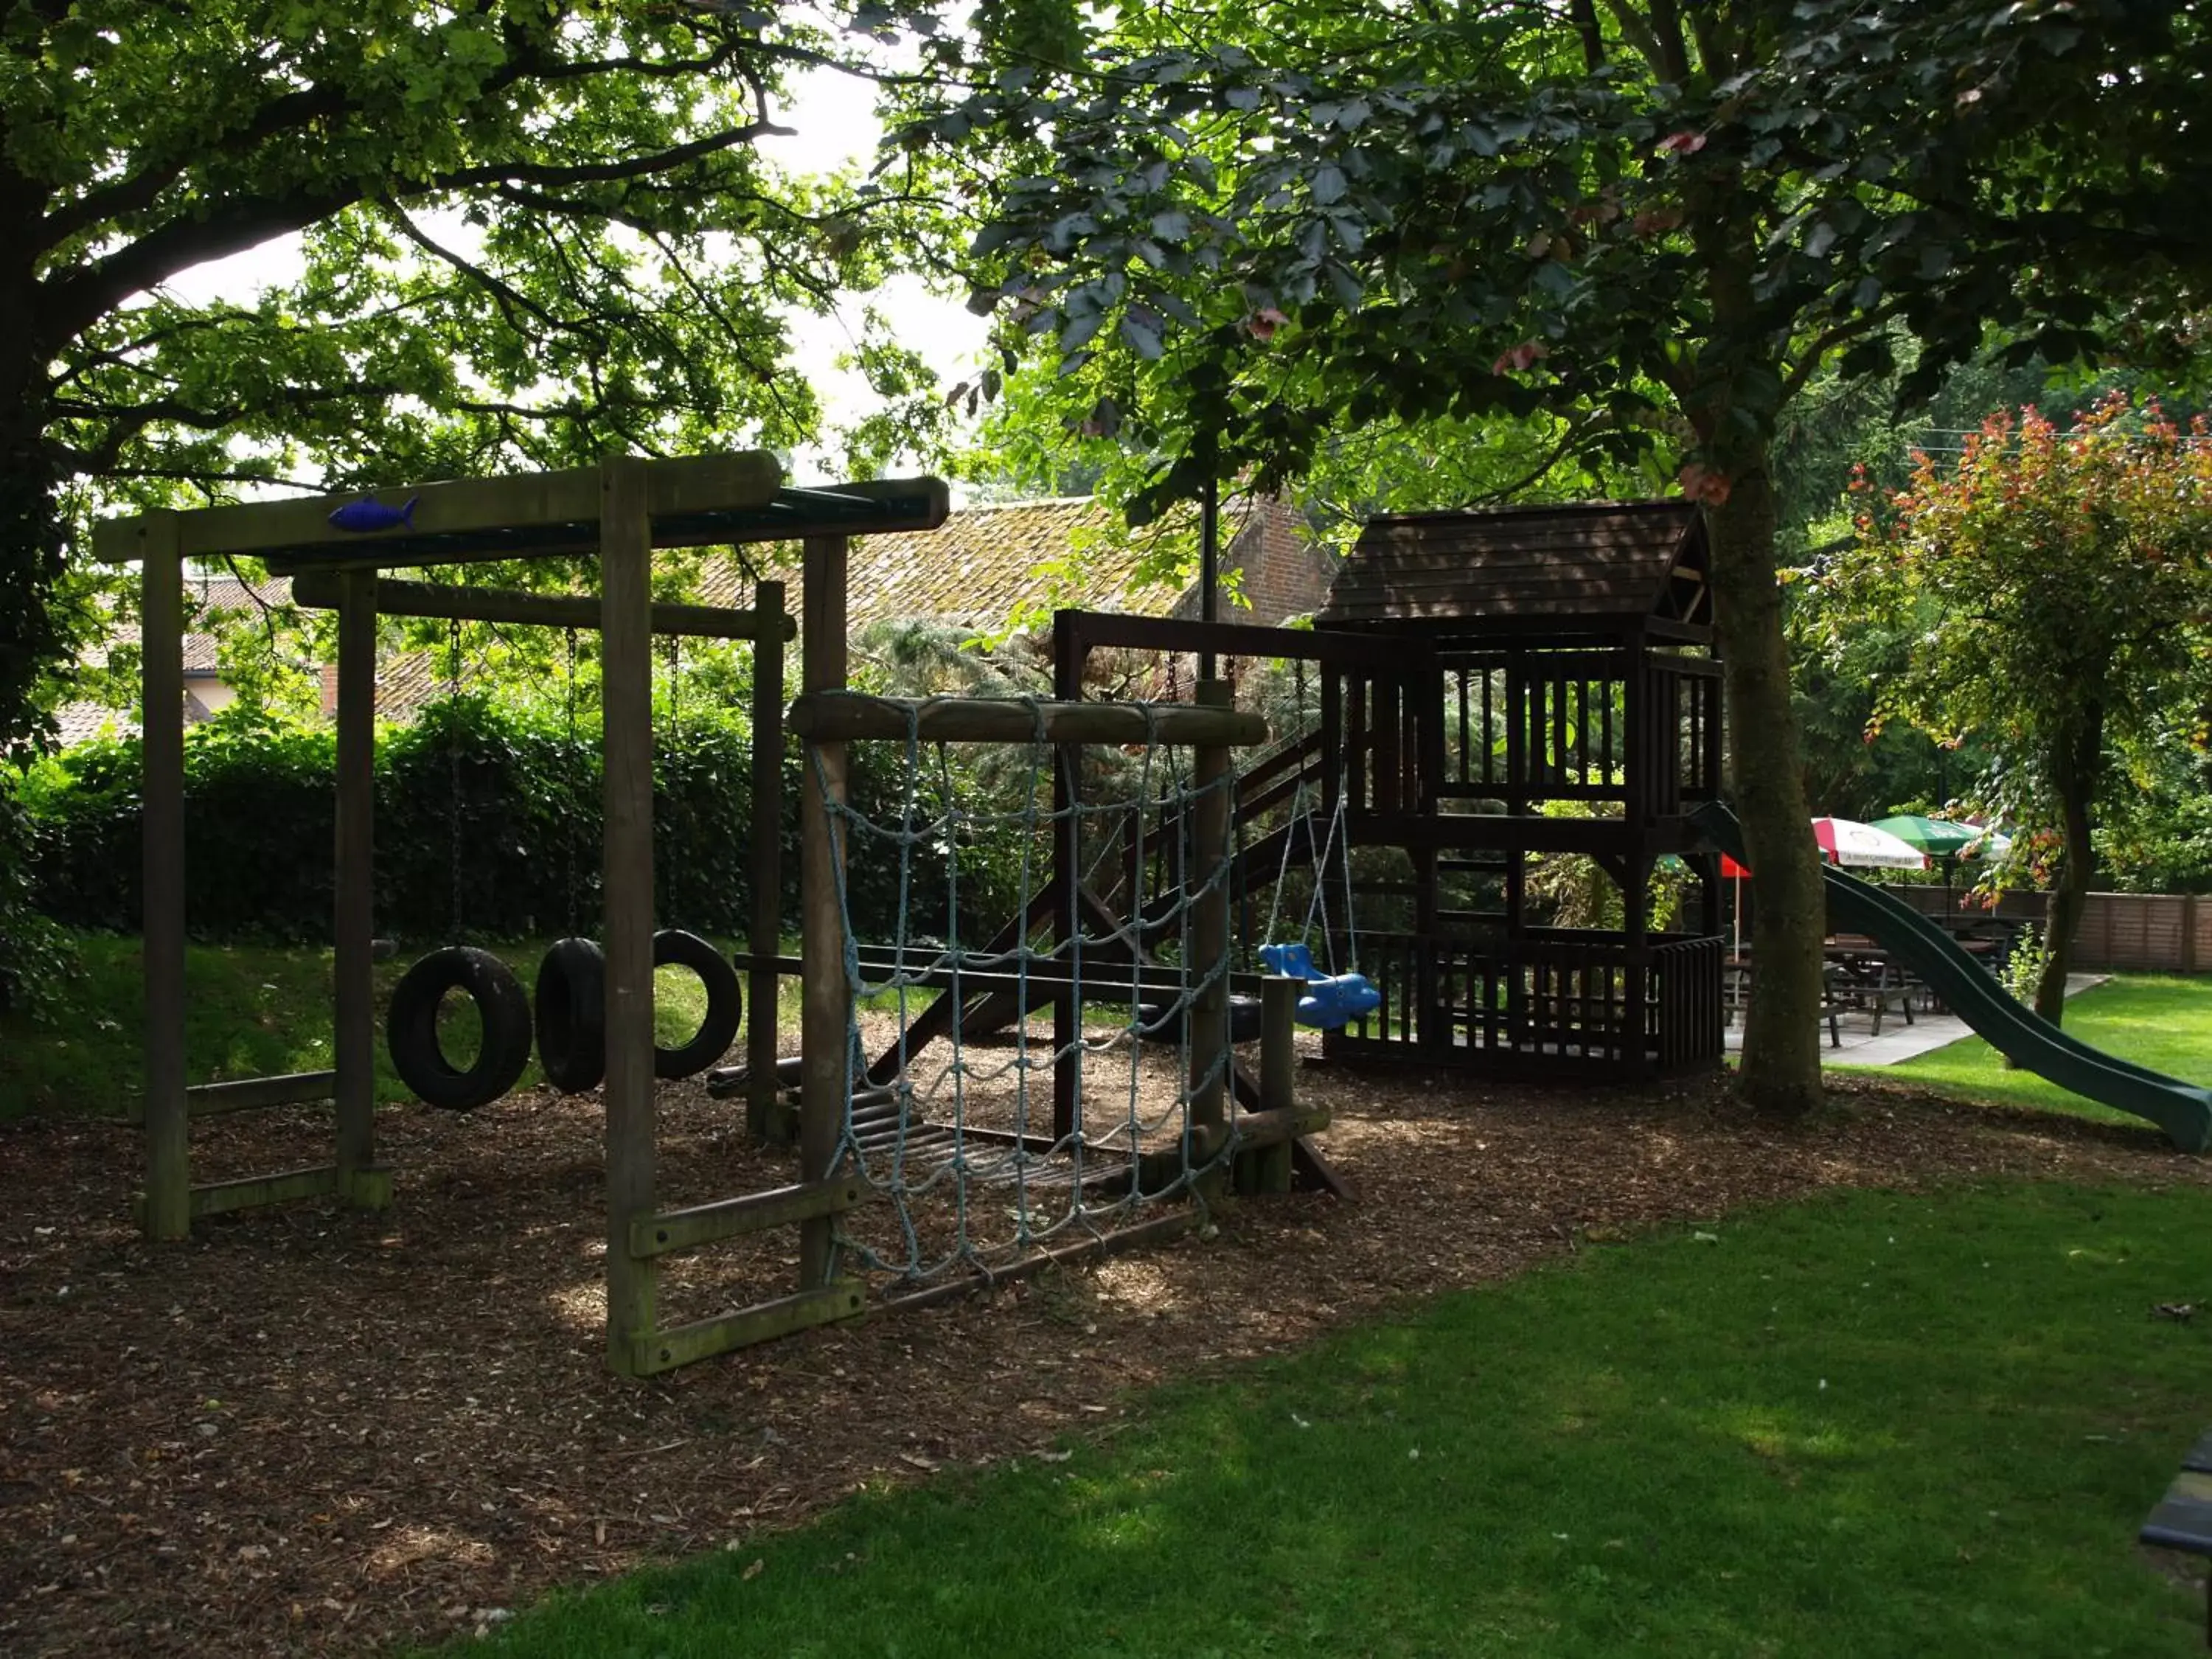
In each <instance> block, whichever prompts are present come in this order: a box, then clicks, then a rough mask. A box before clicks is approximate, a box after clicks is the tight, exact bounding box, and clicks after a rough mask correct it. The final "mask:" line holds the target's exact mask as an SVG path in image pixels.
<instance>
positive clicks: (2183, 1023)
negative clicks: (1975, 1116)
mask: <svg viewBox="0 0 2212 1659" xmlns="http://www.w3.org/2000/svg"><path fill="white" fill-rule="evenodd" d="M2066 1030H2067V1032H2068V1033H2069V1035H2071V1036H2075V1037H2078V1038H2080V1039H2081V1041H2082V1042H2086V1043H2087V1044H2089V1045H2090V1046H2091V1047H2092V1048H2102V1049H2104V1050H2106V1052H2107V1053H2109V1054H2116V1055H2118V1057H2119V1058H2120V1059H2122V1060H2133V1061H2134V1062H2135V1063H2136V1065H2138V1066H2149V1067H2151V1068H2152V1069H2153V1070H2154V1071H2159V1072H2163V1073H2166V1075H2167V1076H2169V1077H2177V1078H2179V1079H2182V1080H2183V1081H2184V1082H2185V1083H2196V1084H2204V1085H2212V975H2197V976H2196V977H2193V978H2182V977H2179V976H2158V975H2146V974H2125V975H2119V976H2118V977H2115V978H2113V979H2110V980H2107V981H2106V982H2105V983H2104V984H2102V985H2100V986H2096V987H2093V988H2091V989H2089V990H2087V991H2084V992H2082V993H2081V994H2080V995H2079V996H2076V997H2074V998H2072V999H2070V1000H2069V1001H2068V1002H2067V1004H2066ZM1832 1069H1835V1070H1838V1071H1859V1072H1863V1073H1865V1074H1866V1075H1868V1076H1869V1077H1881V1078H1891V1079H1896V1080H1897V1081H1899V1082H1901V1083H1912V1084H1917V1085H1923V1086H1924V1087H1926V1088H1929V1089H1932V1090H1935V1091H1937V1092H1939V1093H1942V1094H1947V1095H1956V1096H1959V1097H1961V1098H1964V1099H1967V1100H1980V1101H1990V1102H1994V1103H1998V1104H2001V1105H2008V1106H2036V1107H2041V1108H2044V1109H2047V1110H2051V1111H2056V1112H2066V1113H2069V1114H2071V1115H2075V1116H2077V1117H2086V1118H2090V1119H2093V1120H2095V1121H2098V1122H2100V1123H2141V1122H2142V1119H2141V1118H2139V1117H2133V1116H2130V1115H2128V1114H2127V1113H2125V1112H2116V1111H2113V1110H2112V1109H2109V1108H2107V1107H2104V1106H2099V1105H2097V1104H2095V1103H2093V1102H2090V1101H2087V1100H2084V1099H2082V1098H2081V1096H2079V1095H2076V1094H2069V1092H2067V1091H2065V1090H2063V1089H2062V1088H2060V1087H2059V1086H2058V1085H2057V1084H2055V1083H2046V1082H2045V1081H2044V1080H2043V1079H2041V1078H2039V1077H2038V1076H2036V1074H2035V1073H2033V1072H2008V1071H2007V1070H2006V1069H2005V1066H2004V1060H2003V1057H2002V1055H2000V1054H1998V1053H1997V1051H1996V1049H1994V1048H1990V1045H1989V1044H1988V1043H1986V1042H1983V1041H1982V1040H1981V1038H1979V1037H1966V1038H1963V1039H1962V1040H1960V1042H1954V1043H1951V1044H1950V1045H1948V1047H1946V1048H1937V1049H1934V1050H1932V1051H1930V1052H1929V1053H1928V1054H1922V1055H1919V1056H1918V1057H1917V1058H1915V1059H1912V1060H1907V1061H1905V1063H1904V1064H1903V1065H1901V1066H1838V1067H1834V1068H1832Z"/></svg>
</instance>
